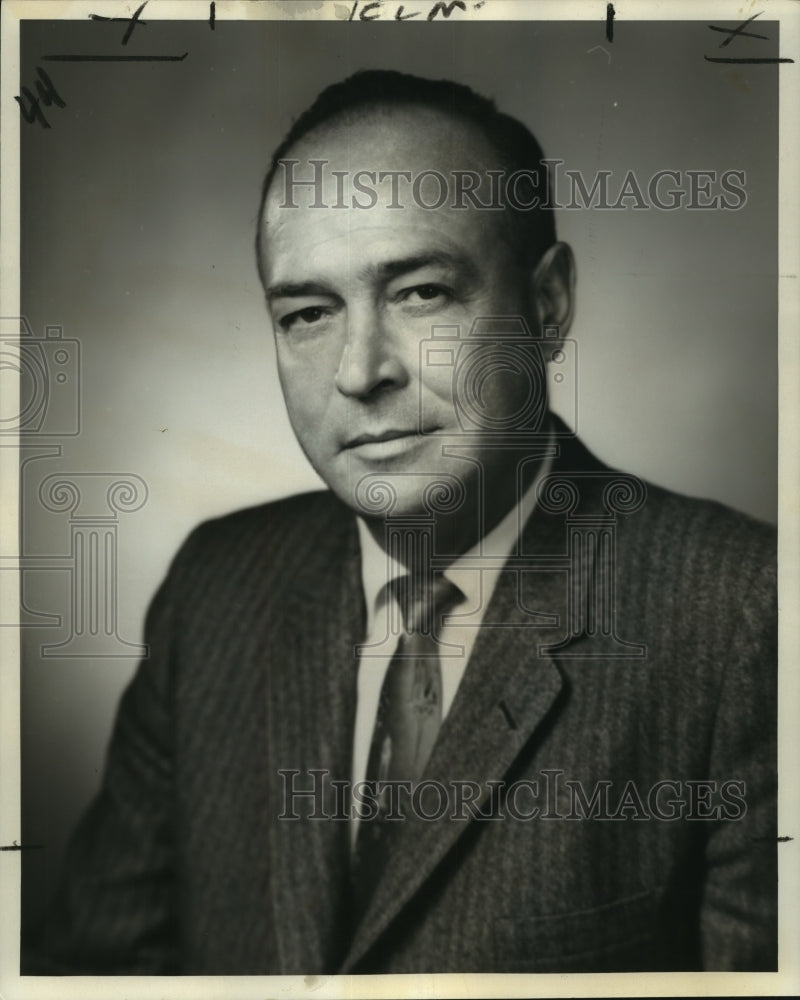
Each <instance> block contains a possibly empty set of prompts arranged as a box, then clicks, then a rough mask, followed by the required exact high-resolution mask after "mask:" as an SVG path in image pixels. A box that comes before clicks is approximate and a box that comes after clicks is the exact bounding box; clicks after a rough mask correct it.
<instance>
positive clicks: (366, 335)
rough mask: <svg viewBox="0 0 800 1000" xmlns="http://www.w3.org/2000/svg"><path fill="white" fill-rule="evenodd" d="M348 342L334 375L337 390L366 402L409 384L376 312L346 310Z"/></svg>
mask: <svg viewBox="0 0 800 1000" xmlns="http://www.w3.org/2000/svg"><path fill="white" fill-rule="evenodd" d="M347 320H348V323H347V339H346V341H345V344H344V348H343V350H342V356H341V358H340V360H339V369H338V371H337V372H336V388H337V389H338V390H339V392H341V393H342V394H343V395H345V396H355V397H358V398H362V399H363V398H366V397H368V396H371V395H373V394H375V393H377V392H380V391H381V390H384V389H391V388H398V387H400V386H403V385H405V384H406V382H407V381H408V371H407V369H406V366H405V364H404V362H403V360H402V358H401V356H400V354H399V352H398V350H397V345H396V344H395V342H394V340H393V338H392V337H391V335H390V332H389V330H388V329H387V327H386V324H385V322H384V321H383V318H382V317H381V311H380V309H379V308H377V307H375V306H371V305H369V306H368V305H355V306H352V307H351V308H349V309H348V315H347Z"/></svg>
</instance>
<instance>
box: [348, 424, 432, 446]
mask: <svg viewBox="0 0 800 1000" xmlns="http://www.w3.org/2000/svg"><path fill="white" fill-rule="evenodd" d="M418 435H419V431H418V430H417V428H416V427H415V428H413V429H410V428H409V429H404V430H387V431H379V432H377V433H372V434H359V435H358V436H357V437H354V438H351V439H350V440H349V441H348V442H347V443H346V444H345V448H360V447H361V445H365V444H379V443H380V442H382V441H396V440H397V439H398V438H407V437H417V436H418Z"/></svg>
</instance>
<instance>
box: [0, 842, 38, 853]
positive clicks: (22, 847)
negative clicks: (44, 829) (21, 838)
mask: <svg viewBox="0 0 800 1000" xmlns="http://www.w3.org/2000/svg"><path fill="white" fill-rule="evenodd" d="M41 850H42V845H41V844H18V843H17V842H16V840H15V841H14V842H13V843H11V844H3V846H2V847H0V851H41Z"/></svg>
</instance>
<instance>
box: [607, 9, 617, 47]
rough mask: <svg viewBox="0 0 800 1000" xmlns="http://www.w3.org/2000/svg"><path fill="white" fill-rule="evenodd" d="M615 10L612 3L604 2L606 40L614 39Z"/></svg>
mask: <svg viewBox="0 0 800 1000" xmlns="http://www.w3.org/2000/svg"><path fill="white" fill-rule="evenodd" d="M615 16H616V12H615V10H614V4H613V3H609V4H606V41H608V42H613V41H614V17H615Z"/></svg>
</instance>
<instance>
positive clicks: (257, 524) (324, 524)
mask: <svg viewBox="0 0 800 1000" xmlns="http://www.w3.org/2000/svg"><path fill="white" fill-rule="evenodd" d="M351 532H352V533H353V534H354V533H355V515H354V514H353V513H352V511H350V510H349V509H348V508H347V507H345V506H344V505H343V504H342V503H341V502H340V501H339V500H338V499H337V498H336V497H335V496H334V495H333V493H331V492H329V491H326V490H321V491H316V492H313V493H303V494H299V495H296V496H291V497H284V498H282V499H280V500H274V501H271V502H269V503H264V504H258V505H256V506H253V507H246V508H243V509H241V510H236V511H233V512H231V513H228V514H224V515H222V516H220V517H215V518H211V519H209V520H207V521H203V522H202V523H201V524H199V525H197V527H195V528H194V529H193V530H192V531H191V532H190V533H189V535H188V537H187V538H186V540H185V541H184V543H183V545H182V546H181V547H180V549H179V551H178V553H177V555H176V556H175V559H174V561H173V564H172V572H171V575H173V576H174V575H175V574H179V575H183V574H188V575H190V576H194V575H195V574H200V575H201V576H206V575H208V574H209V573H210V574H213V575H214V577H216V578H217V580H224V579H228V580H233V579H242V578H243V577H245V576H247V575H248V570H249V569H255V568H260V569H261V570H264V569H271V570H273V571H281V570H287V571H288V570H289V569H290V568H291V567H292V565H298V564H302V563H304V562H307V561H308V559H309V557H310V555H311V554H313V553H316V552H319V551H320V550H327V549H332V548H334V547H335V546H336V545H337V543H341V541H342V540H343V539H344V538H346V537H348V536H349V534H350V533H351ZM334 557H335V553H334V552H331V558H334Z"/></svg>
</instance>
